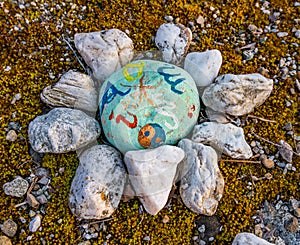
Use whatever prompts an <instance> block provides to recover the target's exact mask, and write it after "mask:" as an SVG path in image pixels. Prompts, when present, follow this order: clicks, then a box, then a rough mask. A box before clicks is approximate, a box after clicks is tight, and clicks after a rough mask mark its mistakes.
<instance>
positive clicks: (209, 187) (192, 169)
mask: <svg viewBox="0 0 300 245" xmlns="http://www.w3.org/2000/svg"><path fill="white" fill-rule="evenodd" d="M178 146H179V147H180V148H182V149H183V150H184V152H185V154H186V158H185V169H186V170H187V173H186V175H185V176H184V177H183V178H182V179H181V182H180V195H181V198H182V200H183V202H184V204H185V205H186V206H187V207H188V208H189V209H191V210H192V211H193V212H195V213H197V214H204V215H208V216H211V215H214V213H215V212H216V210H217V207H218V203H219V201H220V199H221V197H222V195H223V190H224V178H223V176H222V174H221V171H220V169H219V167H218V156H217V153H216V151H215V150H214V149H213V148H212V147H210V146H205V145H203V144H201V143H194V142H192V141H191V140H189V139H183V140H181V141H180V142H179V143H178Z"/></svg>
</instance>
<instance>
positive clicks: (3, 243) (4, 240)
mask: <svg viewBox="0 0 300 245" xmlns="http://www.w3.org/2000/svg"><path fill="white" fill-rule="evenodd" d="M0 245H12V243H11V240H10V239H9V238H8V237H7V236H0Z"/></svg>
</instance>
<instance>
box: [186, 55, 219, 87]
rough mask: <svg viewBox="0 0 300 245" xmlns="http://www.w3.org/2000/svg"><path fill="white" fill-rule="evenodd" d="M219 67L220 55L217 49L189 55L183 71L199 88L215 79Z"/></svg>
mask: <svg viewBox="0 0 300 245" xmlns="http://www.w3.org/2000/svg"><path fill="white" fill-rule="evenodd" d="M221 65H222V55H221V52H220V51H219V50H217V49H213V50H208V51H205V52H201V53H199V52H193V53H189V54H188V55H187V56H186V58H185V61H184V69H185V70H186V71H187V72H188V73H190V75H191V76H192V77H193V79H194V81H195V82H196V84H197V86H199V87H205V86H208V85H210V84H211V83H212V82H213V81H214V79H215V78H216V77H217V75H218V73H219V70H220V67H221Z"/></svg>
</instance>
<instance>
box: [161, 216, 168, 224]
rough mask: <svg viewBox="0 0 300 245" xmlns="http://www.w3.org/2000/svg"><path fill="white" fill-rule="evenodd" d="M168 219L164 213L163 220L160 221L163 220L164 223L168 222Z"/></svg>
mask: <svg viewBox="0 0 300 245" xmlns="http://www.w3.org/2000/svg"><path fill="white" fill-rule="evenodd" d="M169 221H170V218H169V216H168V215H165V216H164V218H163V220H162V222H163V223H164V224H166V223H168V222H169Z"/></svg>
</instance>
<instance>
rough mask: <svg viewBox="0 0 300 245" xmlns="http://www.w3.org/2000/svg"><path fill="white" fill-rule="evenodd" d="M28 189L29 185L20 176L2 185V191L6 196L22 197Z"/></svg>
mask: <svg viewBox="0 0 300 245" xmlns="http://www.w3.org/2000/svg"><path fill="white" fill-rule="evenodd" d="M28 188H29V183H28V182H27V181H26V180H25V179H23V178H22V177H20V176H17V177H16V178H15V179H14V180H12V181H11V182H8V183H5V184H4V185H3V190H4V193H5V194H6V195H9V196H14V197H22V196H24V195H25V194H26V192H27V190H28Z"/></svg>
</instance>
